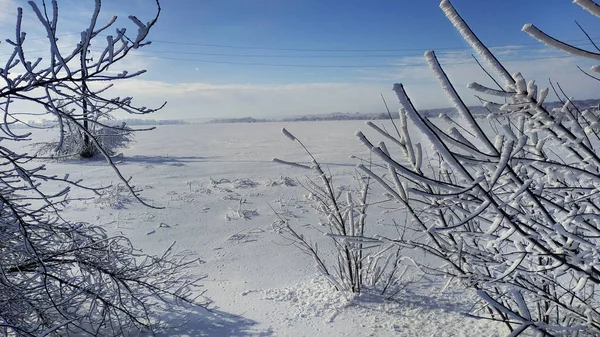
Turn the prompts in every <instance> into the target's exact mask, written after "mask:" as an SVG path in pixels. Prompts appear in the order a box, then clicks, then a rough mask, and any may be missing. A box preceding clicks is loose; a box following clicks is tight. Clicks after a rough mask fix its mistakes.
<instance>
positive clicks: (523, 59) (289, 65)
mask: <svg viewBox="0 0 600 337" xmlns="http://www.w3.org/2000/svg"><path fill="white" fill-rule="evenodd" d="M138 56H140V57H148V58H156V59H163V60H174V61H185V62H197V63H213V64H230V65H243V66H264V67H287V68H406V67H411V68H412V67H423V66H427V65H426V64H425V63H423V64H386V65H384V64H378V65H369V64H366V65H338V64H314V65H311V64H282V63H261V62H235V61H217V60H202V59H188V58H179V57H164V56H154V55H138ZM574 57H575V56H571V55H566V56H553V57H531V58H521V59H514V60H504V61H502V62H519V61H537V60H551V59H564V58H574ZM458 64H471V62H446V63H444V62H442V65H458Z"/></svg>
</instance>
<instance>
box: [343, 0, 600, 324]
mask: <svg viewBox="0 0 600 337" xmlns="http://www.w3.org/2000/svg"><path fill="white" fill-rule="evenodd" d="M575 2H576V3H577V4H579V5H580V6H582V7H583V8H584V9H586V10H588V11H589V12H590V13H592V14H594V15H596V16H600V7H599V6H598V5H596V4H595V3H593V2H592V1H589V0H576V1H575ZM440 7H441V8H442V9H443V11H444V12H445V14H446V16H447V17H448V19H449V20H450V21H451V22H452V24H453V25H454V26H455V27H456V28H457V30H458V31H459V32H460V33H461V34H462V36H463V37H464V39H465V40H466V41H467V42H468V43H469V44H470V45H471V46H472V47H473V49H474V50H475V51H476V52H477V53H478V54H479V55H480V57H481V58H482V59H483V60H484V61H485V62H487V64H488V65H489V66H490V67H491V68H492V70H493V71H494V72H495V73H496V75H497V76H498V77H499V80H496V79H495V78H494V83H497V84H498V88H490V87H486V86H484V85H481V84H478V83H472V84H470V85H469V87H470V88H471V89H473V90H475V91H477V92H478V93H479V94H485V95H491V96H494V97H496V99H488V100H486V103H485V106H486V107H488V109H489V110H490V113H491V117H493V118H492V121H491V122H489V121H487V120H482V119H477V118H476V117H475V116H474V114H473V113H472V112H471V111H470V109H469V108H468V107H467V106H466V105H465V103H464V102H463V100H462V98H461V97H460V96H459V95H458V93H457V92H456V90H455V88H454V86H453V84H452V82H451V81H450V79H449V78H448V76H447V74H446V73H445V72H444V70H443V69H442V67H441V66H440V64H439V62H438V60H437V58H436V55H435V53H434V52H432V51H428V52H426V53H425V57H426V59H427V61H428V63H429V65H430V67H431V70H432V71H433V73H434V75H435V76H436V77H437V79H438V81H439V83H440V85H441V87H442V88H443V89H444V90H445V91H446V93H447V95H448V97H449V99H450V101H451V102H452V103H453V105H454V107H455V108H456V111H457V112H458V116H459V118H458V119H456V120H455V119H452V118H450V117H448V116H446V118H445V119H444V120H443V121H442V122H439V121H438V122H436V121H434V120H432V119H429V118H427V117H426V116H424V115H422V114H420V113H419V112H418V111H417V109H416V108H415V106H414V105H413V103H412V102H411V100H410V98H409V97H408V95H407V93H406V91H405V89H404V87H403V85H402V84H396V85H394V91H395V92H396V95H397V97H398V99H399V101H400V104H401V106H402V109H401V110H400V121H399V125H398V127H396V128H394V129H393V130H394V131H393V132H388V131H386V130H384V129H382V128H379V127H378V126H376V125H374V124H372V123H370V124H369V125H371V126H372V127H373V128H374V129H375V130H376V131H377V132H379V133H380V134H381V135H382V136H383V138H384V139H385V141H386V142H388V143H389V144H390V145H389V146H386V144H385V142H381V143H378V144H375V143H374V142H373V141H371V140H370V139H367V138H366V137H365V136H364V135H363V134H362V133H358V137H359V139H360V140H361V141H362V142H363V143H364V144H365V146H366V147H367V148H369V149H370V150H371V151H372V153H374V154H375V155H376V157H377V158H378V161H377V162H376V163H374V164H373V165H372V166H371V167H367V166H365V165H362V164H360V165H358V167H359V169H361V170H362V171H363V172H364V173H365V174H367V175H368V176H370V177H371V178H372V179H373V180H374V181H377V182H378V183H379V184H381V186H383V187H384V188H385V189H386V191H387V193H388V194H389V195H391V196H393V197H394V199H395V202H397V203H398V204H399V205H400V207H403V208H404V209H405V210H406V212H407V213H408V214H409V215H410V216H411V226H410V227H409V229H407V231H408V232H405V233H404V236H403V237H401V238H380V237H374V238H364V239H363V242H364V243H365V244H366V243H370V244H376V243H377V242H386V243H389V242H393V243H396V244H398V245H400V246H403V247H410V248H418V249H420V250H422V251H424V252H426V253H428V254H430V255H431V256H435V257H437V258H438V259H439V260H440V261H442V262H443V263H442V264H441V267H439V269H436V271H440V270H441V271H443V272H444V273H446V274H447V275H450V276H452V279H453V280H455V281H456V282H458V283H460V284H462V285H464V286H466V287H470V288H474V289H476V290H477V292H478V294H479V295H480V296H481V298H483V299H484V300H485V302H486V303H487V309H486V310H487V311H484V312H478V313H477V315H478V316H479V317H483V318H486V319H492V320H497V321H501V322H504V323H505V324H506V325H507V326H508V328H509V329H510V330H511V336H517V335H520V334H521V333H523V332H524V331H529V330H532V331H534V332H536V333H537V334H539V335H544V336H557V335H569V336H575V335H578V336H582V335H586V336H591V335H598V334H599V333H600V309H599V308H600V296H599V293H598V285H599V284H600V269H599V268H600V265H599V260H598V256H600V255H599V254H600V250H599V249H600V222H599V219H600V203H599V199H598V197H597V195H598V192H599V191H598V186H600V185H599V183H600V180H599V177H600V155H599V154H598V150H597V149H598V146H599V145H600V137H599V134H598V132H599V131H600V124H599V121H600V112H599V111H598V108H597V107H588V108H587V109H579V108H578V107H576V106H575V104H574V103H573V102H572V101H571V100H570V99H569V98H568V97H566V96H565V97H564V98H563V96H564V95H563V94H559V97H560V98H561V99H563V100H564V105H563V106H562V107H561V108H558V109H550V108H547V107H546V104H545V103H544V101H545V99H546V97H547V95H548V92H549V89H548V88H542V89H539V88H538V87H537V85H536V84H535V83H534V82H533V81H529V82H527V81H526V80H525V78H524V77H523V76H522V75H521V74H520V73H515V74H512V75H511V73H509V72H508V71H507V70H506V68H505V67H504V66H503V65H502V64H501V63H500V62H499V61H498V60H497V59H496V57H495V56H494V55H493V54H492V53H491V52H490V50H489V49H488V48H487V47H486V46H485V45H484V44H483V43H482V42H481V41H480V40H479V39H478V37H477V36H476V35H475V34H474V33H473V32H472V31H471V29H470V28H469V26H468V25H467V24H466V23H465V21H464V20H463V19H462V18H461V17H460V15H459V14H458V13H457V12H456V10H455V9H454V7H453V6H452V5H451V4H450V2H449V1H447V0H443V1H442V2H441V4H440ZM523 30H524V31H526V32H528V33H529V34H531V35H532V36H534V37H535V38H537V39H539V40H540V41H542V42H544V43H547V44H548V45H550V46H554V47H557V48H560V49H562V50H565V51H567V52H569V53H572V54H575V55H579V56H583V57H589V58H592V59H596V60H599V59H600V54H598V53H596V52H591V51H585V50H582V49H579V48H577V47H573V46H570V45H567V44H565V43H562V42H560V41H558V40H555V39H553V38H551V37H549V36H547V35H545V34H544V33H542V32H541V31H540V30H539V29H537V28H535V27H534V26H532V25H525V27H524V28H523ZM598 69H600V68H598V67H594V68H592V70H594V71H597V70H598ZM559 91H560V88H559V90H557V92H559ZM415 134H419V136H420V137H421V138H422V139H423V144H417V143H415V142H414V138H415V137H414V136H415ZM425 148H433V154H430V155H426V154H425V153H424V150H423V149H425ZM382 167H383V168H384V169H382ZM354 239H355V240H356V238H354Z"/></svg>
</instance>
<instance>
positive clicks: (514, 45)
mask: <svg viewBox="0 0 600 337" xmlns="http://www.w3.org/2000/svg"><path fill="white" fill-rule="evenodd" d="M596 39H597V38H593V40H596ZM150 40H151V41H152V43H159V44H160V43H164V44H174V45H187V46H198V47H212V48H226V49H243V50H272V51H306V52H402V51H424V50H427V49H433V50H465V49H471V48H470V47H439V48H400V49H312V48H279V47H257V46H236V45H226V44H207V43H196V42H178V41H167V40H153V39H150ZM582 41H588V42H589V40H588V39H573V40H564V41H563V42H582ZM533 45H541V42H531V43H519V44H510V45H490V46H488V48H499V47H520V46H533Z"/></svg>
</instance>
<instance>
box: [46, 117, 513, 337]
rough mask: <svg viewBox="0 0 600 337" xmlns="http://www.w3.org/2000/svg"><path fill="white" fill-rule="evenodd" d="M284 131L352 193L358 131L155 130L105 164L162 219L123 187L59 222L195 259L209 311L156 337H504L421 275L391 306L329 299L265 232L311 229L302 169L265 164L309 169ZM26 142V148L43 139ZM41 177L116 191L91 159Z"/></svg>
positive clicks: (318, 126) (360, 151)
mask: <svg viewBox="0 0 600 337" xmlns="http://www.w3.org/2000/svg"><path fill="white" fill-rule="evenodd" d="M376 124H378V125H379V126H380V127H381V128H386V129H388V130H390V128H393V126H392V125H391V124H389V123H376ZM284 127H285V128H286V130H289V133H290V134H293V135H294V136H295V137H297V138H298V139H299V140H301V141H302V142H303V143H304V144H305V145H306V146H307V148H308V149H310V150H311V152H312V153H313V155H314V156H315V158H316V159H317V160H318V161H320V162H321V164H323V165H324V166H323V167H324V169H325V168H327V170H329V171H328V172H331V173H332V174H333V175H334V179H335V182H336V184H337V186H342V185H351V184H352V183H353V177H354V175H355V165H356V163H357V161H356V159H352V158H350V155H355V156H356V157H363V158H368V157H369V153H368V152H367V149H365V147H364V145H363V144H361V143H360V142H359V141H357V140H356V139H355V138H354V137H352V135H353V134H354V132H355V131H356V130H361V131H362V132H363V133H364V134H365V135H367V136H369V137H370V136H375V135H377V131H376V130H373V129H372V128H370V127H368V126H367V125H365V124H364V123H363V122H360V121H332V122H296V123H287V124H286V123H254V124H182V125H161V126H158V127H157V128H156V129H155V130H153V131H150V132H142V133H138V134H137V135H136V143H135V144H133V146H132V147H131V148H129V149H126V150H124V151H123V155H122V157H119V158H118V159H117V160H119V161H120V163H119V164H118V165H119V168H120V169H121V170H122V173H123V176H125V177H129V176H133V180H132V183H133V185H134V186H135V187H136V188H141V189H143V192H141V193H140V196H141V197H142V199H143V200H144V201H145V202H148V203H149V204H152V205H155V206H160V207H164V209H153V208H148V207H145V206H143V205H141V204H140V203H138V202H136V201H135V200H134V199H133V198H131V197H129V196H128V195H127V193H126V191H125V190H124V189H123V188H120V187H113V188H112V189H108V190H107V192H106V194H105V195H103V196H102V197H100V198H99V199H98V198H96V199H90V200H86V201H77V202H72V203H71V204H70V206H69V208H68V209H67V210H66V212H65V217H66V218H67V219H70V220H81V221H88V222H92V223H96V224H102V226H103V227H104V228H105V229H106V230H107V231H108V232H109V233H113V234H120V233H122V234H124V235H126V236H127V237H129V238H130V239H131V240H132V242H133V244H134V245H135V246H136V247H138V248H139V249H141V250H142V251H144V252H146V253H150V254H160V253H161V252H162V251H163V250H165V249H167V248H168V247H169V246H170V245H171V244H172V243H173V242H176V244H175V248H174V249H175V250H178V251H187V252H189V254H190V255H191V256H192V257H194V258H200V259H201V261H202V263H200V264H198V265H197V266H195V267H194V268H193V269H192V270H191V272H192V273H193V274H194V275H195V276H202V275H204V276H205V279H204V280H202V281H201V283H202V284H203V285H204V286H205V290H206V292H205V294H204V295H205V296H207V297H208V298H210V299H211V300H212V301H213V304H212V305H211V307H212V308H213V310H212V312H207V311H205V310H202V309H193V310H192V309H190V313H189V321H188V322H173V324H174V325H175V326H174V327H172V328H171V329H170V330H167V331H165V332H163V334H162V335H164V336H397V335H399V336H481V335H485V336H501V335H506V334H507V333H508V331H506V330H505V328H504V326H503V325H501V324H499V323H494V322H490V321H487V320H477V319H474V318H471V317H468V316H465V315H464V313H465V312H468V311H471V310H472V309H473V308H478V307H481V305H482V303H483V302H482V301H481V300H480V299H479V298H478V297H477V295H476V294H475V293H473V292H470V291H465V290H463V289H460V288H453V287H448V288H446V289H445V290H443V291H442V289H443V288H444V283H445V282H446V280H443V279H440V278H439V277H437V276H433V275H427V276H425V277H418V278H416V280H417V281H414V282H411V283H410V284H409V285H408V286H407V287H406V288H405V289H404V290H403V292H402V294H401V295H400V296H399V298H398V299H397V301H388V300H386V299H385V298H382V297H381V296H378V295H377V294H376V293H374V292H373V291H369V290H367V291H366V292H365V293H364V294H362V295H360V296H356V297H352V296H350V295H349V294H344V293H340V292H336V291H335V290H334V289H333V288H332V287H331V286H330V285H329V284H328V283H327V282H326V281H325V280H324V279H323V278H322V277H320V276H319V275H318V274H317V272H316V269H315V268H314V262H313V260H312V258H311V257H310V256H308V255H304V254H302V253H301V252H300V251H299V250H298V249H296V248H295V247H294V246H292V245H291V244H290V242H289V241H287V240H286V239H284V238H283V237H282V236H281V235H280V234H279V233H278V232H277V230H276V228H277V226H276V223H277V221H279V219H278V217H277V216H276V214H275V213H274V211H273V210H275V211H276V212H277V213H278V214H279V215H280V216H282V217H285V218H288V219H290V221H293V223H294V224H295V225H297V226H299V227H300V228H303V227H302V225H303V224H316V223H318V218H317V216H316V215H315V211H314V210H313V209H312V208H311V204H310V202H309V200H307V197H306V194H308V192H307V191H306V190H305V189H304V188H303V187H302V185H301V183H303V182H305V177H306V176H307V174H310V171H307V170H306V169H305V168H302V167H294V166H289V165H282V164H280V163H275V162H273V161H272V158H273V157H277V158H281V159H282V160H286V161H290V162H300V163H304V164H308V165H310V162H309V159H307V156H306V154H305V153H304V150H303V149H302V148H301V147H300V146H299V145H298V144H297V143H296V142H290V141H289V140H288V139H287V138H286V137H285V136H284V135H282V133H281V130H282V128H284ZM34 132H35V134H34V139H35V140H36V141H41V140H43V139H51V138H52V137H53V135H54V134H53V133H52V132H48V131H34ZM416 138H418V137H416ZM414 141H415V142H417V141H419V139H415V140H414ZM388 150H389V151H390V152H392V151H397V150H398V148H397V147H395V146H394V147H392V146H390V148H389V149H386V151H388ZM47 169H48V172H49V173H55V174H58V175H63V174H65V173H70V174H71V175H72V177H73V178H82V179H84V182H86V183H87V184H91V185H94V186H106V185H107V184H109V183H110V182H115V183H116V182H118V179H117V178H116V177H115V176H114V173H113V172H112V171H111V169H110V168H109V167H108V166H107V165H106V164H105V163H104V162H102V161H87V162H83V161H74V162H59V163H56V162H53V163H48V168H47ZM380 192H381V191H380ZM85 193H87V192H85V191H73V196H89V195H87V194H85ZM380 195H381V193H379V195H377V197H379V196H380ZM374 207H375V206H374ZM378 213H381V214H378ZM402 216H403V215H402V214H401V213H399V212H398V211H390V210H384V209H381V212H377V211H376V212H373V213H372V215H369V217H370V218H369V219H368V220H369V228H370V229H369V231H370V234H373V233H374V232H380V233H382V234H385V235H390V236H393V233H395V232H396V228H395V227H394V226H392V225H391V220H392V219H399V218H401V217H402ZM399 222H400V221H399ZM306 235H310V236H311V240H313V241H315V242H321V241H323V240H326V239H327V238H326V237H324V236H323V235H322V234H321V233H318V232H307V233H306ZM412 258H416V257H415V256H413V257H412ZM166 319H168V313H166Z"/></svg>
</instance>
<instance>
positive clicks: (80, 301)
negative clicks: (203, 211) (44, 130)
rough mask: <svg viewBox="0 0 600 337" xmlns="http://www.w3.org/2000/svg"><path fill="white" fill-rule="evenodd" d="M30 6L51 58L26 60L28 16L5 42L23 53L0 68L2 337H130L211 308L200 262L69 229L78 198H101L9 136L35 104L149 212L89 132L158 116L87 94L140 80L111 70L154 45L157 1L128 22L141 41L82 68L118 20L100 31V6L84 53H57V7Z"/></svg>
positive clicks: (121, 43) (82, 227)
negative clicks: (113, 119)
mask: <svg viewBox="0 0 600 337" xmlns="http://www.w3.org/2000/svg"><path fill="white" fill-rule="evenodd" d="M29 5H30V6H31V9H32V10H33V12H34V13H35V15H36V17H37V19H38V20H39V22H40V23H41V25H42V27H43V28H44V29H45V31H46V33H47V36H48V43H49V45H50V54H49V57H48V58H47V59H46V60H45V62H46V63H45V64H44V63H43V59H42V58H38V59H37V60H35V61H31V60H29V59H28V58H27V57H26V56H25V55H26V53H25V51H24V45H25V41H26V34H25V32H22V30H21V26H22V20H23V10H22V9H21V8H19V9H18V11H17V23H16V36H15V38H14V39H9V40H7V42H8V43H9V44H11V45H12V46H13V47H14V50H13V52H12V54H11V56H10V57H9V58H8V59H7V61H6V63H5V66H4V67H2V68H0V78H1V79H2V80H3V81H4V87H3V88H2V89H0V100H1V101H0V111H1V112H2V113H3V114H4V123H3V124H1V125H0V128H1V130H2V132H3V135H2V136H0V140H1V141H2V142H1V143H2V145H1V146H0V167H1V169H0V331H2V333H4V334H5V335H56V336H59V335H60V336H63V335H68V334H74V335H82V334H87V335H93V336H99V335H101V336H106V335H127V334H130V333H136V332H139V331H140V330H141V329H152V328H154V327H156V326H157V324H159V323H160V319H159V318H160V316H159V313H160V312H161V311H164V310H169V312H171V313H172V312H173V311H175V312H177V311H178V309H180V308H181V304H182V303H189V304H193V305H203V304H204V303H203V302H201V301H198V297H197V296H199V294H198V293H195V292H194V291H193V290H194V289H195V287H196V285H197V280H195V279H189V278H187V276H186V275H185V274H184V271H185V268H186V266H188V265H189V264H190V263H191V262H193V261H189V260H187V259H184V256H181V255H178V254H174V253H173V252H172V249H171V248H172V247H170V248H169V249H168V250H167V252H166V253H165V254H164V255H162V256H157V257H153V256H146V255H142V254H139V253H137V252H136V251H135V250H134V249H133V247H132V245H131V243H130V242H129V240H128V239H127V238H125V237H122V236H109V235H107V234H106V233H105V232H104V230H103V229H102V228H101V227H100V226H94V225H90V224H87V223H79V222H70V221H68V220H66V219H64V218H63V217H62V216H61V210H62V209H63V207H64V206H65V204H66V203H67V202H69V201H71V200H72V199H70V198H69V191H70V189H71V188H84V189H88V190H90V191H93V192H96V193H99V192H101V190H100V189H98V188H91V187H87V186H85V185H84V184H83V183H82V182H81V181H78V180H73V179H71V178H70V177H69V175H68V174H67V175H64V176H58V175H53V174H49V173H46V171H45V167H44V165H40V164H39V163H37V162H36V161H35V156H30V155H28V154H26V153H20V152H18V151H16V150H11V147H13V146H14V145H15V144H16V143H18V142H22V141H28V140H30V134H29V133H25V134H22V133H17V132H16V131H18V130H16V129H13V128H11V125H12V124H14V123H16V122H18V121H19V116H20V115H19V114H18V113H14V112H13V110H12V107H13V106H14V105H15V104H17V103H18V102H20V101H21V102H22V101H27V102H32V103H34V104H36V105H37V106H39V107H40V108H42V109H43V110H44V111H45V113H46V114H49V115H52V116H53V117H54V118H55V119H56V120H57V123H58V126H59V128H60V140H59V142H58V144H57V147H58V148H60V147H61V146H62V145H63V144H64V141H65V138H66V137H67V136H68V135H73V134H78V133H80V134H81V135H83V136H84V137H87V139H88V140H89V142H90V143H91V144H93V146H94V148H95V149H96V150H97V151H98V152H99V153H100V154H102V155H103V156H104V157H105V159H106V161H107V162H108V164H109V165H110V166H111V167H112V169H113V170H114V171H115V173H116V174H117V176H118V177H119V178H120V179H121V180H122V183H123V185H124V186H126V187H127V189H128V190H129V191H130V193H132V195H133V196H134V197H136V198H137V199H138V200H139V201H140V202H142V203H143V201H141V200H140V199H139V197H138V194H137V193H138V191H136V190H134V189H133V187H132V186H131V185H130V184H129V180H127V179H125V178H124V177H123V176H122V175H121V174H120V172H119V170H118V169H117V167H116V166H115V165H114V163H113V162H112V159H111V156H110V152H108V151H107V149H106V148H104V147H103V141H102V139H101V138H100V135H99V134H97V133H93V132H92V131H91V128H90V127H91V126H96V127H102V128H109V126H108V125H104V124H101V122H100V118H99V117H101V116H102V115H103V114H104V113H106V112H107V111H108V112H109V111H114V110H116V109H119V110H123V111H126V112H129V113H133V114H146V113H149V112H152V111H154V109H147V108H145V107H141V108H139V107H136V106H134V105H133V104H132V98H131V97H125V98H121V97H115V98H110V97H106V96H104V95H106V93H107V89H108V88H110V84H108V85H106V86H105V87H103V88H99V89H98V88H91V87H87V86H86V83H96V82H111V81H116V80H124V79H128V78H132V77H135V76H138V75H139V74H141V73H143V71H138V72H135V73H131V74H130V73H128V72H127V71H124V72H122V73H120V74H113V73H109V72H107V70H108V68H109V67H111V66H115V65H117V64H118V62H119V61H120V60H122V59H124V58H125V57H126V56H127V55H128V54H129V53H130V52H131V51H132V50H133V49H137V48H140V47H142V46H144V45H146V44H148V43H149V42H147V41H146V37H147V35H148V33H149V31H150V29H151V28H152V27H153V26H154V24H155V23H156V21H157V19H158V15H159V13H160V5H159V3H158V1H157V2H156V15H155V16H154V17H153V18H152V19H151V20H150V21H149V22H147V23H142V21H140V20H139V19H138V18H136V17H135V16H130V17H129V18H130V19H131V21H132V22H133V23H134V24H135V25H136V26H137V28H138V29H137V32H136V33H134V34H133V35H130V34H128V33H127V32H126V30H125V29H124V28H117V29H116V31H115V33H114V34H108V35H107V36H106V37H105V41H106V42H105V48H104V50H103V51H102V52H101V53H100V56H99V57H98V58H96V59H95V60H94V61H92V62H80V59H78V57H79V56H81V55H85V54H86V52H85V51H86V50H87V49H88V47H89V45H90V43H91V41H92V40H93V39H95V38H98V37H99V36H100V34H106V33H107V32H108V29H109V28H110V27H111V26H113V24H114V23H115V22H116V17H113V18H112V19H111V20H110V21H109V22H108V23H107V24H106V25H104V26H101V27H98V26H97V20H98V17H99V14H100V9H101V0H96V1H95V8H94V11H93V13H92V17H91V20H90V25H89V26H88V27H87V28H86V29H85V30H84V31H83V32H82V34H81V40H80V42H79V43H78V44H77V45H76V46H75V47H74V48H73V49H72V50H70V51H68V52H65V51H64V50H61V49H59V48H58V45H57V36H56V32H57V24H58V19H59V15H58V3H57V1H56V0H52V1H51V2H50V3H46V2H45V1H41V5H42V6H41V7H40V6H38V5H37V4H36V3H35V2H33V1H30V2H29ZM97 45H100V44H99V43H98V44H97ZM15 74H18V75H15ZM82 111H83V112H82ZM86 124H87V127H85V125H86ZM67 128H70V131H71V132H70V133H69V134H67V133H65V131H66V129H67ZM114 130H117V131H118V132H121V131H123V130H122V129H121V130H120V129H119V128H116V129H114ZM127 131H129V129H128V130H127ZM47 182H50V183H56V182H58V183H60V184H62V185H66V186H68V187H65V188H64V189H62V190H60V191H56V190H53V189H51V188H52V187H47V186H46V185H47V184H46V183H47ZM50 191H51V192H50ZM182 258H183V259H182Z"/></svg>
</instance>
